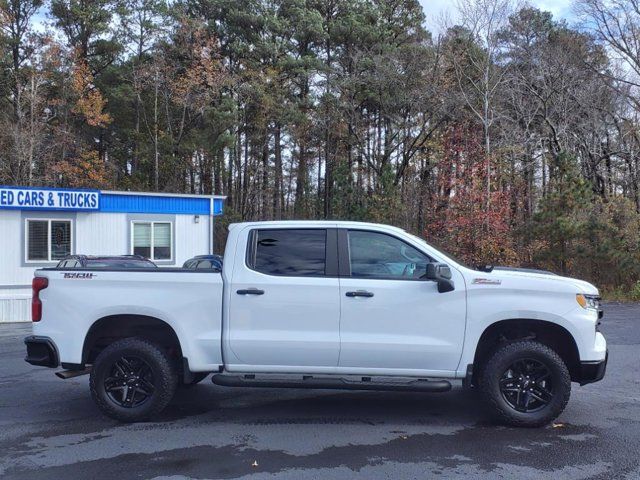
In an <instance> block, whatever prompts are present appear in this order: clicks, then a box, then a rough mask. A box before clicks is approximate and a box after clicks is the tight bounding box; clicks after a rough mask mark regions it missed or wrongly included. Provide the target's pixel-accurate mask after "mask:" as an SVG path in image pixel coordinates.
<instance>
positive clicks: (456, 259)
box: [407, 232, 476, 270]
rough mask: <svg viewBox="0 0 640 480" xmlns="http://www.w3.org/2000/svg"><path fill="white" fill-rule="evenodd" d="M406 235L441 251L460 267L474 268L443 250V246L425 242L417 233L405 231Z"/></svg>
mask: <svg viewBox="0 0 640 480" xmlns="http://www.w3.org/2000/svg"><path fill="white" fill-rule="evenodd" d="M407 235H409V236H410V237H411V238H413V239H414V240H416V241H417V242H420V244H422V245H425V246H427V247H431V248H435V249H436V250H437V251H438V252H440V253H442V254H443V255H444V256H445V257H447V258H448V259H449V260H453V261H454V262H455V263H457V264H458V265H460V266H461V267H465V268H469V269H471V270H476V269H475V268H473V267H469V266H468V265H467V264H465V263H464V261H463V260H461V259H460V258H458V257H456V256H455V255H452V254H450V253H448V252H447V251H446V250H444V249H443V248H440V247H439V246H437V245H431V244H429V243H427V242H426V241H425V240H424V239H423V238H420V237H418V236H417V235H414V234H412V233H409V232H407Z"/></svg>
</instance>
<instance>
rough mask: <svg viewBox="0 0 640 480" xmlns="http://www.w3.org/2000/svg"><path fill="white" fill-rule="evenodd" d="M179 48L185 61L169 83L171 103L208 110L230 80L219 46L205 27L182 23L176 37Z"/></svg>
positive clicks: (178, 66)
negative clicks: (209, 104) (207, 106)
mask: <svg viewBox="0 0 640 480" xmlns="http://www.w3.org/2000/svg"><path fill="white" fill-rule="evenodd" d="M176 47H177V48H178V49H179V52H178V53H179V54H180V55H181V56H183V58H180V60H181V62H180V63H179V64H178V65H176V66H175V68H174V69H173V70H174V74H173V75H172V78H171V79H170V82H169V83H170V87H169V88H170V90H171V94H172V100H173V101H174V103H176V104H178V105H181V106H191V107H193V106H196V107H197V106H201V107H202V106H205V105H206V104H207V102H209V101H210V99H211V98H212V97H214V96H216V95H217V94H218V93H219V90H220V88H221V86H222V85H223V84H224V82H225V81H226V79H227V74H226V72H225V70H224V69H223V68H222V64H221V62H220V59H219V54H218V42H217V40H216V38H215V37H213V36H211V35H210V34H209V33H208V32H207V30H206V29H205V27H204V26H203V25H201V24H198V23H196V22H195V21H192V20H187V19H183V20H182V21H181V23H180V26H179V28H178V31H177V33H176ZM173 53H174V55H175V53H176V52H173Z"/></svg>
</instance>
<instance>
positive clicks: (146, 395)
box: [89, 338, 178, 422]
mask: <svg viewBox="0 0 640 480" xmlns="http://www.w3.org/2000/svg"><path fill="white" fill-rule="evenodd" d="M89 385H90V388H91V396H92V397H93V400H94V401H95V402H96V404H97V405H98V408H100V410H101V411H102V413H104V414H105V415H107V416H109V417H111V418H114V419H116V420H120V421H121V422H137V421H141V420H145V419H147V418H149V417H152V416H153V415H156V414H158V413H160V412H161V411H162V410H163V409H164V408H165V407H166V406H167V405H168V404H169V402H170V401H171V399H172V398H173V395H174V393H175V391H176V387H177V385H178V374H177V372H176V369H175V367H174V366H173V363H172V362H171V359H170V358H169V357H168V356H167V354H166V353H165V352H164V351H163V350H162V349H160V348H159V347H158V346H157V345H155V344H153V343H151V342H149V341H148V340H145V339H142V338H124V339H122V340H118V341H116V342H114V343H112V344H111V345H109V346H108V347H107V348H105V349H104V350H103V351H102V352H100V354H99V355H98V357H97V358H96V361H95V362H94V364H93V369H92V370H91V376H90V380H89Z"/></svg>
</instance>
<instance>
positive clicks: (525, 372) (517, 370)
mask: <svg viewBox="0 0 640 480" xmlns="http://www.w3.org/2000/svg"><path fill="white" fill-rule="evenodd" d="M500 392H501V393H502V397H503V398H504V400H505V401H506V402H507V403H508V404H509V405H510V406H511V407H512V408H514V409H515V410H517V411H518V412H524V413H530V412H537V411H538V410H541V409H543V408H544V407H545V406H547V405H548V404H549V403H550V402H551V401H553V382H552V378H551V371H550V370H549V368H548V367H547V366H546V365H545V364H544V363H542V362H540V361H538V360H534V359H532V358H525V359H520V360H516V361H515V362H513V363H512V364H511V365H510V366H509V368H507V370H506V371H505V372H504V373H503V375H502V378H501V379H500Z"/></svg>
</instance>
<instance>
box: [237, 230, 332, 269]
mask: <svg viewBox="0 0 640 480" xmlns="http://www.w3.org/2000/svg"><path fill="white" fill-rule="evenodd" d="M326 250H327V231H326V230H325V229H280V230H254V231H253V232H252V235H251V238H250V243H249V255H248V263H249V267H250V268H252V269H253V270H256V271H258V272H261V273H266V274H268V275H284V276H297V277H315V276H324V275H325V273H326V258H327V254H326Z"/></svg>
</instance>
